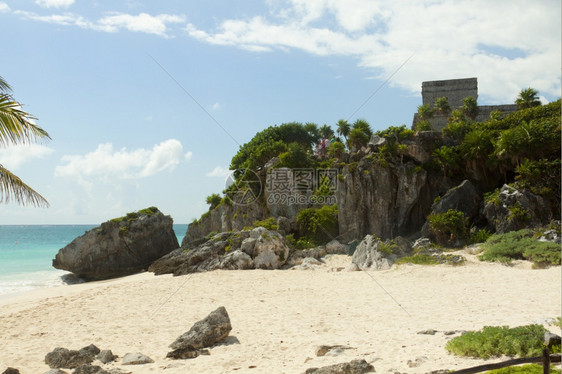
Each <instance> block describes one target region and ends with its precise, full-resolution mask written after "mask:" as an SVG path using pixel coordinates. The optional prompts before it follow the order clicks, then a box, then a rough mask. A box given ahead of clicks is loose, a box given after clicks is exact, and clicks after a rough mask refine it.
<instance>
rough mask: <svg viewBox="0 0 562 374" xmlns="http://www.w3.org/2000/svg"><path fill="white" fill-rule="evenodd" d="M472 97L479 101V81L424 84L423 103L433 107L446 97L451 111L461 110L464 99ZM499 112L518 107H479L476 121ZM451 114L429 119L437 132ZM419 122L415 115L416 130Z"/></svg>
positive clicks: (449, 80)
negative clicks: (495, 111) (438, 99)
mask: <svg viewBox="0 0 562 374" xmlns="http://www.w3.org/2000/svg"><path fill="white" fill-rule="evenodd" d="M469 96H472V97H474V98H475V99H476V100H478V79H477V78H463V79H448V80H440V81H428V82H422V103H423V104H424V105H425V104H427V105H429V106H430V107H433V104H434V103H435V99H437V98H439V97H446V98H447V101H448V102H449V106H450V107H451V111H453V110H454V109H459V108H461V107H462V106H463V101H462V100H463V99H464V98H466V97H469ZM494 110H497V111H500V112H502V113H504V114H509V113H512V112H515V111H516V110H517V105H515V104H506V105H478V115H477V117H476V119H475V121H477V122H483V121H486V120H487V119H489V118H490V113H492V111H494ZM449 116H450V113H449V114H438V113H435V115H434V116H433V118H431V119H429V123H430V124H431V126H432V127H433V129H434V130H436V131H441V129H443V128H444V127H445V126H446V125H447V118H449ZM418 121H419V119H418V114H417V113H416V114H415V115H414V119H413V121H412V128H413V129H415V126H416V123H417V122H418Z"/></svg>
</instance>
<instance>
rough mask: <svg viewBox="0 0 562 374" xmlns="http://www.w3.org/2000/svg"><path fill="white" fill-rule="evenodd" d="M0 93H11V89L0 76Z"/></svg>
mask: <svg viewBox="0 0 562 374" xmlns="http://www.w3.org/2000/svg"><path fill="white" fill-rule="evenodd" d="M0 92H12V87H10V85H9V84H8V82H6V80H5V79H4V78H2V77H1V76H0Z"/></svg>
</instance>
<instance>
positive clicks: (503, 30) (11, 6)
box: [0, 0, 562, 225]
mask: <svg viewBox="0 0 562 374" xmlns="http://www.w3.org/2000/svg"><path fill="white" fill-rule="evenodd" d="M560 14H561V5H560V1H559V0H538V1H532V2H529V1H520V0H509V1H503V0H496V1H489V0H457V1H452V0H451V1H439V0H412V1H395V0H381V1H378V0H261V1H259V0H245V1H217V0H192V1H182V0H161V1H157V2H156V1H136V0H123V1H105V0H93V1H84V0H17V1H16V0H13V1H12V0H0V30H1V31H2V34H3V35H4V38H3V40H2V49H1V52H0V54H1V56H2V57H1V58H0V76H2V77H3V78H4V79H5V80H6V81H7V82H8V83H9V84H10V85H11V86H12V88H13V90H14V92H13V95H14V97H15V98H16V100H18V102H20V103H21V104H22V105H23V109H24V110H26V111H27V112H29V113H31V114H33V115H34V116H35V117H37V124H38V125H39V126H41V127H42V128H44V129H45V130H46V131H48V133H49V134H50V136H51V140H49V141H41V142H39V143H36V144H32V145H25V146H12V147H8V148H3V149H0V164H2V165H3V166H4V167H6V168H8V169H9V170H11V171H12V172H14V173H15V174H16V175H18V176H19V177H20V178H22V179H23V180H24V182H26V183H27V184H29V185H30V186H32V187H33V188H34V189H35V190H37V191H38V192H39V193H41V194H42V195H43V196H44V197H45V198H46V199H47V200H48V201H49V203H50V207H49V208H36V207H30V206H20V205H17V204H16V203H14V202H10V203H8V204H2V205H0V210H1V214H0V224H4V225H7V224H99V223H101V222H103V221H106V220H108V219H111V218H114V217H119V216H123V215H124V214H125V213H127V212H130V211H136V210H139V209H143V208H146V207H149V206H157V207H158V208H159V209H160V210H161V211H162V212H164V213H165V214H169V215H171V216H172V218H173V219H174V222H175V223H189V222H191V221H192V220H193V219H194V218H198V217H199V216H200V215H201V214H202V213H203V212H205V211H206V210H207V205H206V203H205V197H206V196H208V195H210V194H211V193H213V192H221V191H222V190H223V189H224V186H225V179H226V177H227V175H228V167H229V164H230V160H231V158H232V156H233V155H234V154H235V153H236V152H237V150H238V148H239V147H240V145H242V144H244V143H246V142H248V141H249V140H250V139H251V138H252V136H253V135H254V134H255V133H256V132H258V131H261V130H263V129H264V128H266V127H268V126H272V125H280V124H282V123H287V122H292V121H297V122H302V123H306V122H314V123H317V124H318V125H323V124H328V125H331V126H332V127H334V128H335V126H334V125H335V123H336V122H337V121H338V120H339V119H347V120H349V121H350V122H353V121H355V120H356V119H358V118H362V119H366V120H367V121H368V122H369V123H370V124H371V126H372V127H373V129H375V130H382V129H385V128H387V127H388V126H400V125H402V124H406V125H407V126H408V127H409V126H410V125H411V122H412V117H413V114H414V112H415V111H416V110H417V106H419V105H421V83H422V82H423V81H429V80H441V79H453V78H468V77H477V78H478V89H479V96H478V102H479V104H482V105H486V104H510V103H513V102H514V100H515V98H516V97H517V94H518V93H519V91H520V90H521V89H523V88H527V87H532V88H535V89H537V90H538V91H539V95H540V97H541V100H542V101H543V102H544V103H546V102H549V101H553V100H557V99H558V98H559V97H560V95H561V92H560V90H561V85H560V83H561V75H560V72H561V53H562V52H561V17H560Z"/></svg>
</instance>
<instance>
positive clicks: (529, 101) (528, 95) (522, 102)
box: [515, 87, 541, 109]
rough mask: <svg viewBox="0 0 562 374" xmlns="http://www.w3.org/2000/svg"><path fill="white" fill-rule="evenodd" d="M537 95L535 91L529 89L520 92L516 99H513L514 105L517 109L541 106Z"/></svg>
mask: <svg viewBox="0 0 562 374" xmlns="http://www.w3.org/2000/svg"><path fill="white" fill-rule="evenodd" d="M538 93H539V92H538V91H537V90H535V89H533V88H530V87H529V88H526V89H523V90H521V92H519V95H518V96H517V99H515V105H517V107H518V108H519V109H527V108H533V107H536V106H539V105H541V101H540V100H539V97H538Z"/></svg>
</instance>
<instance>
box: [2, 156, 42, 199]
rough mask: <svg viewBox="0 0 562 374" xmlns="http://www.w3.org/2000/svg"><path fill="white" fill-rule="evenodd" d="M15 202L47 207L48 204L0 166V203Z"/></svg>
mask: <svg viewBox="0 0 562 374" xmlns="http://www.w3.org/2000/svg"><path fill="white" fill-rule="evenodd" d="M11 200H15V201H16V202H17V203H18V204H20V205H33V206H36V207H45V208H46V207H48V206H49V202H48V201H47V200H46V199H45V198H44V197H43V196H41V195H40V194H39V193H38V192H37V191H35V190H34V189H33V188H31V187H29V186H28V185H27V184H25V183H24V182H23V181H22V180H21V179H20V178H18V177H17V176H16V175H14V174H12V172H10V171H9V170H8V169H6V168H4V167H3V166H2V165H0V203H9V202H10V201H11Z"/></svg>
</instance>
